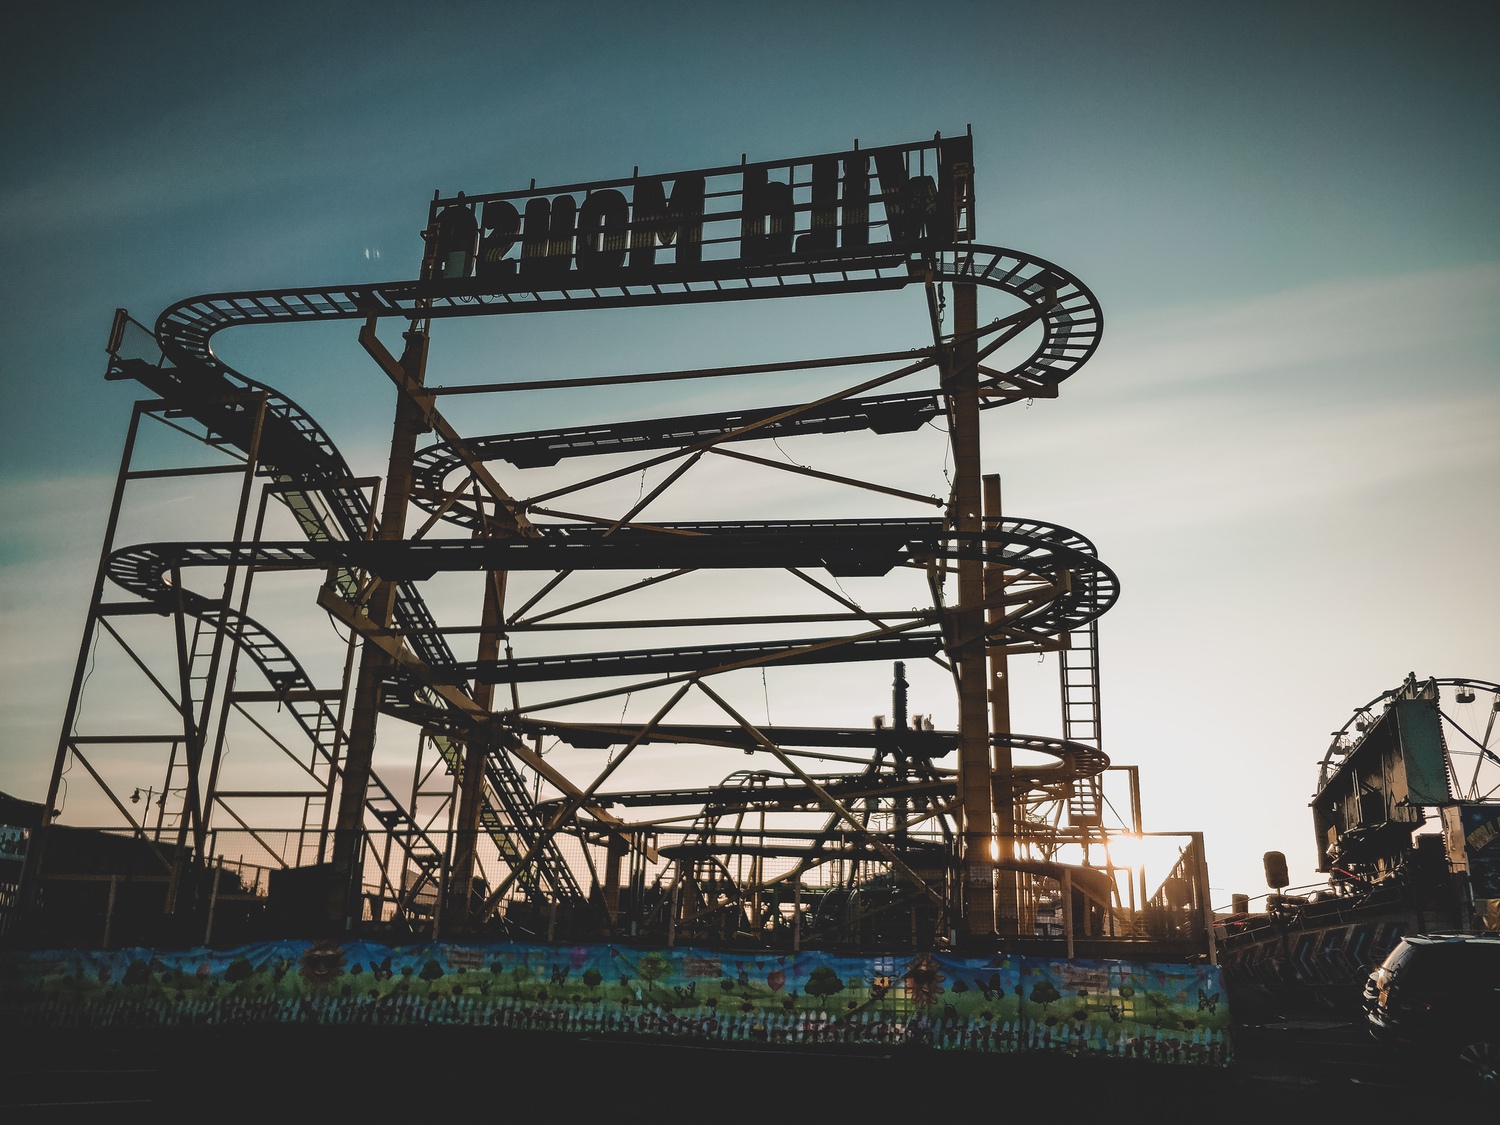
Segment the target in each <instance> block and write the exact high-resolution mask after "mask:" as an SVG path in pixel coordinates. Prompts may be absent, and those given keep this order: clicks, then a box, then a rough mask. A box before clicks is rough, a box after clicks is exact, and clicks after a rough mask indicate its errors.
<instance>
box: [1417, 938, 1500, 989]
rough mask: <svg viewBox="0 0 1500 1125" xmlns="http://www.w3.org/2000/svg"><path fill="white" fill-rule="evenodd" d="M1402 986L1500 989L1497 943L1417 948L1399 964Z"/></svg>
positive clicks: (1447, 943) (1464, 943)
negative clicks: (1417, 949)
mask: <svg viewBox="0 0 1500 1125" xmlns="http://www.w3.org/2000/svg"><path fill="white" fill-rule="evenodd" d="M1401 980H1402V983H1403V984H1407V985H1417V986H1424V985H1425V986H1432V987H1444V988H1446V987H1463V988H1483V989H1490V988H1500V942H1482V941H1454V942H1443V943H1440V944H1437V945H1428V946H1422V947H1420V952H1419V953H1416V954H1415V955H1409V956H1408V957H1406V958H1404V959H1403V960H1402V964H1401Z"/></svg>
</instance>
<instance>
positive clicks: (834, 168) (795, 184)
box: [423, 135, 974, 289]
mask: <svg viewBox="0 0 1500 1125" xmlns="http://www.w3.org/2000/svg"><path fill="white" fill-rule="evenodd" d="M973 201H974V189H973V138H972V137H971V136H968V135H964V136H959V137H952V138H945V137H942V136H940V135H939V136H935V137H934V138H933V139H932V140H930V141H921V142H917V143H914V144H900V145H887V146H885V147H883V148H871V149H861V148H859V147H858V143H857V142H856V144H855V147H854V148H853V149H852V150H850V151H848V152H836V153H825V154H823V155H821V156H803V157H795V158H792V159H790V160H772V161H764V162H761V163H755V164H752V163H749V162H747V161H744V160H743V159H742V161H741V163H739V164H733V165H729V166H726V167H721V168H707V169H702V170H698V171H689V172H671V173H665V174H661V175H645V176H643V175H641V174H640V172H639V169H637V170H636V171H635V172H634V173H633V174H632V175H630V176H629V177H626V178H623V179H617V180H600V181H597V182H594V183H586V184H564V185H562V186H559V187H550V188H538V187H537V186H536V183H535V181H533V182H532V186H531V187H529V188H527V189H525V190H523V191H509V192H496V193H492V194H488V195H474V196H465V195H464V194H463V193H462V192H460V193H459V194H458V195H456V196H454V197H451V198H443V197H442V196H441V195H438V196H436V197H435V198H434V199H433V201H432V204H431V208H430V211H429V221H428V227H427V231H426V235H425V237H426V238H427V254H426V259H425V262H424V266H423V277H424V278H426V279H438V278H442V279H449V280H459V279H463V278H470V277H472V278H475V279H477V280H480V281H482V282H485V283H487V285H488V286H494V287H495V288H500V289H504V288H509V287H511V286H517V287H525V286H531V285H537V284H547V285H569V286H576V285H586V284H588V283H589V281H590V280H591V279H595V278H597V279H600V280H609V281H616V282H618V281H619V280H621V279H622V278H624V277H627V276H628V277H629V278H630V279H631V280H637V279H638V280H640V281H641V282H642V283H649V281H650V279H651V278H652V277H653V276H672V277H680V276H683V275H685V274H688V275H690V274H692V273H697V272H709V273H714V274H722V273H724V272H726V270H728V271H730V272H733V271H734V270H735V267H736V265H741V266H743V267H744V268H745V270H746V271H753V269H754V267H756V266H761V265H767V264H771V263H785V262H787V261H797V260H807V261H819V262H826V261H830V260H832V261H837V260H840V259H844V260H860V259H869V258H871V257H877V256H897V255H909V254H932V253H935V252H937V251H940V250H944V249H951V248H952V247H953V246H955V245H956V244H958V243H961V242H968V241H971V240H972V239H973V237H974V202H973Z"/></svg>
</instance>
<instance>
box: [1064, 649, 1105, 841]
mask: <svg viewBox="0 0 1500 1125" xmlns="http://www.w3.org/2000/svg"><path fill="white" fill-rule="evenodd" d="M1058 655H1059V656H1060V657H1061V658H1062V659H1061V660H1060V661H1059V662H1058V676H1059V679H1060V681H1061V689H1062V718H1063V737H1064V738H1065V739H1067V740H1068V741H1070V742H1082V743H1084V744H1085V745H1088V746H1092V747H1094V748H1095V749H1096V750H1097V749H1101V748H1102V747H1101V745H1100V736H1101V731H1100V724H1099V623H1098V622H1097V621H1090V622H1089V623H1088V624H1087V625H1086V626H1084V627H1083V628H1082V629H1074V630H1073V631H1072V632H1070V633H1069V634H1068V647H1067V648H1064V649H1062V650H1061V652H1059V653H1058ZM1103 806H1104V791H1103V786H1102V784H1101V780H1100V777H1099V775H1097V774H1096V775H1095V776H1093V777H1085V778H1080V779H1078V780H1077V781H1075V782H1074V783H1073V786H1072V790H1071V792H1070V793H1069V795H1068V823H1069V824H1070V825H1071V826H1072V827H1074V828H1083V829H1085V830H1086V829H1089V828H1094V827H1100V826H1102V825H1103V823H1104V807H1103Z"/></svg>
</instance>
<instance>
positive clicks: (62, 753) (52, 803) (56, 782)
mask: <svg viewBox="0 0 1500 1125" xmlns="http://www.w3.org/2000/svg"><path fill="white" fill-rule="evenodd" d="M148 405H149V403H147V402H137V403H136V404H135V408H134V409H133V410H132V411H131V414H130V428H129V429H127V430H126V431H125V449H124V452H122V453H121V454H120V471H119V473H118V475H116V477H115V492H114V497H113V499H112V500H111V501H110V505H109V520H108V521H107V522H106V524H105V525H104V544H103V545H102V546H101V547H100V548H99V566H98V569H96V570H95V571H94V592H93V594H92V595H90V597H89V611H88V616H87V617H85V618H84V621H83V640H81V641H80V642H79V644H78V661H77V663H76V664H74V666H73V686H72V687H70V688H69V689H68V705H67V707H66V708H65V709H64V710H63V725H62V733H61V734H59V735H58V736H57V757H56V758H54V759H53V761H52V776H51V778H50V779H49V780H48V782H47V801H46V803H45V804H44V805H42V818H41V822H40V824H39V825H38V826H37V830H36V831H35V832H34V833H32V838H31V845H30V846H29V847H28V848H27V849H26V862H25V864H24V865H23V866H22V868H21V885H20V888H19V890H18V892H17V894H16V906H17V913H18V914H20V915H22V916H26V915H28V914H29V913H30V912H31V911H32V910H33V909H34V907H35V905H36V885H37V880H38V879H39V878H40V876H41V872H42V862H43V858H44V855H45V852H46V848H47V829H48V828H49V827H50V825H51V824H52V818H53V810H54V809H56V808H57V795H58V792H59V790H60V789H61V788H62V775H63V767H64V766H65V765H66V764H67V761H68V749H69V744H70V742H71V740H72V738H73V723H74V721H75V720H76V719H77V718H78V701H79V699H80V698H81V696H82V695H83V681H84V679H85V678H86V675H85V674H86V672H87V670H88V663H89V650H90V649H91V648H92V647H93V642H94V630H95V629H96V628H97V627H98V621H99V602H100V600H101V599H102V598H103V595H104V579H105V574H106V569H105V568H106V567H107V566H108V565H109V555H110V552H111V551H113V550H114V546H115V531H116V530H117V529H118V527H119V526H120V504H121V502H122V501H123V500H124V499H125V482H126V481H127V480H128V479H129V473H130V462H131V459H132V458H133V457H134V456H135V439H136V435H137V434H138V433H139V432H140V428H141V414H142V413H143V412H144V410H145V408H146V407H147V406H148Z"/></svg>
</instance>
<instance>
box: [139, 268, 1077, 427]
mask: <svg viewBox="0 0 1500 1125" xmlns="http://www.w3.org/2000/svg"><path fill="white" fill-rule="evenodd" d="M928 280H932V281H945V282H950V283H951V282H972V283H974V284H976V285H981V286H984V287H985V288H987V289H992V290H996V291H999V292H1003V293H1006V294H1008V295H1010V296H1012V297H1015V298H1017V299H1019V300H1020V301H1022V302H1023V303H1024V304H1026V305H1028V306H1030V307H1031V308H1034V309H1038V310H1040V311H1041V312H1042V319H1041V324H1042V338H1041V341H1040V342H1039V343H1038V344H1037V346H1036V348H1035V349H1034V350H1033V352H1032V353H1031V355H1030V356H1029V357H1028V358H1027V359H1026V360H1025V361H1023V362H1022V363H1020V364H1018V365H1016V366H1015V367H1013V368H1012V369H1011V370H1010V371H1008V372H1007V373H1006V374H1005V376H1004V377H992V378H991V380H990V381H989V384H988V387H987V390H988V391H989V394H990V397H991V399H992V402H996V403H998V402H999V401H1013V400H1014V398H1015V397H1017V396H1019V397H1022V398H1025V397H1028V396H1029V395H1031V394H1035V393H1037V391H1038V390H1039V389H1044V388H1051V387H1055V386H1057V384H1059V383H1061V382H1062V381H1063V380H1064V379H1066V378H1067V377H1068V376H1069V375H1071V374H1073V372H1074V371H1076V370H1077V369H1078V368H1079V367H1081V366H1082V365H1083V364H1084V363H1085V362H1087V360H1088V358H1089V357H1090V356H1091V355H1093V354H1094V351H1095V350H1096V349H1097V348H1098V346H1099V338H1100V335H1101V333H1102V332H1103V328H1104V319H1103V314H1102V313H1101V312H1100V309H1099V303H1098V301H1097V300H1096V299H1095V297H1094V295H1093V293H1092V292H1091V291H1090V290H1089V288H1088V287H1087V286H1086V285H1084V284H1083V282H1081V281H1080V280H1078V278H1076V277H1074V276H1073V275H1072V274H1070V273H1068V272H1067V271H1066V270H1064V269H1062V268H1061V267H1060V266H1057V265H1055V264H1054V263H1052V262H1049V261H1047V260H1046V259H1044V258H1038V257H1035V256H1033V255H1030V254H1024V253H1022V252H1020V251H1018V250H1011V249H1007V248H1005V247H999V246H983V245H979V244H971V245H969V246H966V247H964V248H963V249H962V250H958V251H947V252H945V253H943V254H940V255H938V257H937V258H936V259H935V260H934V261H933V262H932V263H930V264H929V263H927V262H917V261H914V260H908V259H906V258H904V257H900V256H890V257H869V258H842V259H830V260H826V261H818V260H803V259H789V260H786V261H782V262H772V263H769V264H767V265H765V266H763V267H761V268H760V269H759V270H755V271H749V270H747V268H746V266H745V264H744V263H743V262H740V261H738V260H735V261H725V262H705V263H703V265H702V266H699V267H695V268H691V269H686V268H685V269H677V268H675V267H653V268H652V269H651V270H650V271H648V272H647V273H645V274H642V275H640V276H639V277H637V276H635V275H634V274H633V273H632V271H630V270H628V269H626V270H620V271H619V273H618V280H617V282H616V283H615V284H612V285H607V286H598V285H590V286H578V287H576V288H575V287H569V286H566V285H564V286H562V287H557V288H547V289H543V288H537V287H530V286H523V285H522V283H521V281H522V279H519V278H515V279H511V283H510V284H509V285H506V286H503V287H498V286H496V285H495V283H494V282H485V281H480V280H477V279H464V280H458V281H426V282H418V281H401V282H387V283H383V284H376V285H335V286H311V287H302V288H296V289H266V290H259V291H255V292H246V293H215V294H208V295H205V296H200V297H190V298H188V299H187V300H184V301H179V302H178V303H177V304H175V305H171V306H169V307H168V308H167V309H165V310H164V311H163V312H162V314H161V316H159V317H158V318H157V321H156V338H157V340H158V341H159V342H160V343H161V346H162V348H163V349H164V350H165V352H166V353H167V355H168V357H169V358H171V359H172V361H173V362H174V363H183V362H191V363H195V364H198V365H202V366H203V367H205V368H208V369H218V370H222V371H226V372H227V371H228V370H229V369H228V368H226V367H225V366H224V365H223V364H222V363H221V362H220V361H219V359H218V357H216V356H215V355H214V354H213V348H212V345H211V341H212V339H213V336H214V334H215V333H217V332H221V331H223V330H224V329H226V328H232V327H234V326H236V325H244V324H305V323H311V322H315V321H325V320H357V319H366V318H369V317H388V316H389V317H405V318H407V319H409V320H414V321H415V320H428V319H435V318H446V317H455V316H494V315H498V314H505V313H519V312H557V311H561V310H564V309H568V310H581V309H606V308H629V307H638V306H642V305H661V304H692V303H699V302H706V301H716V302H717V301H726V300H760V299H762V298H766V297H795V296H814V295H817V294H827V293H850V292H861V291H869V290H878V289H899V288H902V287H903V286H906V285H910V284H913V283H916V282H926V281H928ZM239 378H241V379H243V376H239ZM246 382H247V383H248V382H249V380H246ZM982 393H983V392H982ZM1007 395H1008V398H1007V397H1005V396H1007ZM325 440H326V439H325ZM329 448H331V443H330V444H329Z"/></svg>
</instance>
